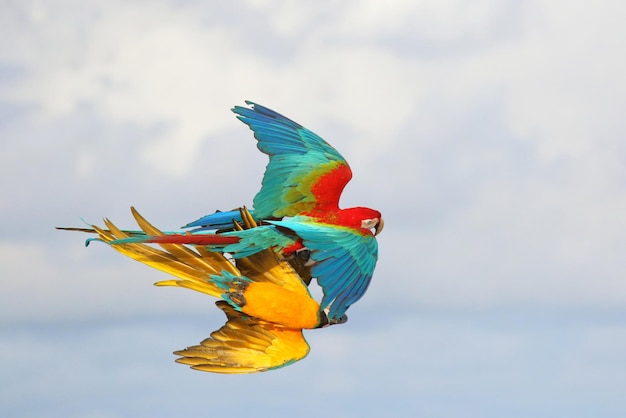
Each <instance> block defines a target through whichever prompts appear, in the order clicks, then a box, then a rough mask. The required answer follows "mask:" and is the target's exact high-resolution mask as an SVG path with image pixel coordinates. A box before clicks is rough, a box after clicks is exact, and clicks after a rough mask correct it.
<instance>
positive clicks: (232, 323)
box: [174, 301, 309, 374]
mask: <svg viewBox="0 0 626 418" xmlns="http://www.w3.org/2000/svg"><path fill="white" fill-rule="evenodd" d="M216 305H217V306H218V307H219V308H220V309H221V310H223V311H224V313H225V314H226V317H227V319H228V320H227V322H226V324H224V326H223V327H222V328H220V329H219V330H217V331H214V332H212V333H211V336H210V337H209V338H207V339H206V340H204V341H202V342H201V343H200V344H199V345H195V346H192V347H188V348H186V349H184V350H179V351H175V352H174V354H176V355H177V356H180V358H178V359H176V361H177V362H178V363H182V364H187V365H190V366H191V368H192V369H196V370H202V371H205V372H213V373H226V374H241V373H255V372H264V371H267V370H272V369H276V368H279V367H283V366H287V365H289V364H292V363H294V362H296V361H298V360H301V359H303V358H304V357H306V355H307V354H308V353H309V344H308V343H307V342H306V340H305V339H304V336H303V335H302V330H295V329H288V328H282V327H279V326H275V325H272V324H269V323H266V322H263V321H260V320H257V319H255V318H251V317H248V316H246V315H244V314H242V313H241V312H237V311H236V310H234V309H233V308H232V307H231V306H230V305H229V304H228V303H227V302H225V301H218V302H216Z"/></svg>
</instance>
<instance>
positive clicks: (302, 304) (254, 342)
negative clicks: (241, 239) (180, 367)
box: [86, 208, 329, 374]
mask: <svg viewBox="0 0 626 418" xmlns="http://www.w3.org/2000/svg"><path fill="white" fill-rule="evenodd" d="M131 210H132V213H133V216H134V218H135V220H136V221H137V224H138V225H139V227H140V228H141V232H143V233H145V234H150V235H162V232H161V231H160V230H158V229H157V228H155V227H154V226H152V225H151V224H150V223H149V222H148V221H146V220H145V219H144V218H143V217H142V216H141V215H140V214H139V213H138V212H137V211H136V210H135V209H134V208H131ZM240 218H241V219H242V223H243V225H244V228H250V229H255V228H256V227H257V225H256V223H255V222H254V220H253V219H252V217H251V216H250V215H249V213H248V212H247V211H246V210H242V215H241V216H240ZM105 224H106V226H107V228H108V229H102V228H99V227H97V226H93V230H86V231H87V232H91V231H95V232H97V233H98V235H99V239H100V240H102V241H104V242H112V241H115V240H119V239H124V238H127V237H128V236H129V234H128V233H127V232H125V231H122V230H120V229H119V228H118V227H117V226H115V225H114V224H113V223H112V222H111V221H109V220H108V219H105ZM237 228H238V229H240V228H239V226H238V225H237ZM112 247H113V248H114V249H115V250H117V251H119V252H120V253H122V254H124V255H126V256H128V257H130V258H133V259H134V260H137V261H139V262H141V263H144V264H147V265H149V266H151V267H154V268H156V269H158V270H161V271H164V272H166V273H169V274H172V275H174V276H175V277H176V278H175V279H172V280H163V281H160V282H157V283H155V285H157V286H177V287H182V288H188V289H192V290H195V291H198V292H201V293H205V294H208V295H211V296H214V297H217V298H219V299H220V300H218V301H217V302H216V305H217V306H218V308H220V309H221V310H222V311H224V313H225V314H226V317H227V321H226V324H224V326H222V327H221V328H220V329H219V330H217V331H214V332H212V333H211V336H210V337H209V338H207V339H205V340H204V341H202V342H201V343H200V344H199V345H195V346H192V347H188V348H186V349H184V350H179V351H175V352H174V354H176V355H178V356H180V358H178V359H177V360H176V361H177V362H178V363H182V364H187V365H190V366H191V367H192V368H193V369H197V370H202V371H208V372H215V373H227V374H235V373H254V372H261V371H266V370H271V369H276V368H279V367H283V366H287V365H289V364H292V363H294V362H296V361H298V360H301V359H302V358H304V357H305V356H306V355H307V354H308V352H309V349H310V348H309V345H308V343H307V342H306V340H305V339H304V336H303V334H302V330H303V329H313V328H319V327H323V326H326V325H329V321H328V318H327V317H326V316H325V314H324V312H323V311H321V310H320V306H319V304H318V303H317V302H316V301H315V300H314V299H313V298H312V297H311V295H310V293H309V290H308V288H307V286H306V285H305V284H304V283H303V281H302V280H301V279H300V277H299V276H298V274H297V273H296V272H295V270H294V269H293V268H292V267H291V265H290V264H289V263H288V262H286V261H285V260H283V259H280V258H279V257H278V256H277V255H276V254H275V253H274V252H273V251H272V250H270V249H266V250H263V251H260V252H257V253H255V254H254V255H250V256H247V257H240V258H238V259H236V260H235V262H234V264H233V262H231V261H230V260H229V259H227V258H226V257H225V256H224V255H223V254H221V253H219V252H210V251H207V250H206V249H205V248H204V247H202V246H199V247H196V248H195V249H192V248H190V247H187V246H185V245H180V244H161V247H162V249H158V248H155V247H152V246H149V245H145V244H141V243H126V244H117V245H113V246H112Z"/></svg>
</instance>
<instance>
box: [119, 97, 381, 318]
mask: <svg viewBox="0 0 626 418" xmlns="http://www.w3.org/2000/svg"><path fill="white" fill-rule="evenodd" d="M246 104H248V105H249V106H251V107H249V108H248V107H242V106H235V107H234V108H233V109H232V110H233V112H234V113H235V114H237V115H238V116H237V117H238V119H240V120H241V121H242V122H244V123H245V124H246V125H248V126H249V127H250V129H251V130H252V131H253V132H254V137H255V138H256V139H257V141H258V144H257V146H258V148H259V150H260V151H261V152H263V153H265V154H267V155H268V156H269V163H268V165H267V167H266V170H265V174H264V177H263V181H262V186H261V190H260V191H259V192H258V193H257V194H256V196H255V197H254V201H253V206H254V209H253V210H251V211H250V212H251V213H252V215H253V217H254V219H256V220H257V221H258V222H259V224H260V226H259V227H258V228H253V229H245V230H234V231H229V230H226V231H221V230H220V229H229V228H230V226H231V225H232V222H233V220H235V221H239V220H241V219H240V217H239V212H238V211H230V212H216V213H214V214H210V215H207V216H204V217H202V218H200V219H198V220H197V221H194V222H191V223H189V224H187V225H185V226H184V227H183V228H192V229H189V230H188V232H187V233H184V234H180V233H179V234H176V233H166V234H162V235H148V236H146V235H139V236H137V235H136V236H131V237H128V238H125V239H119V240H114V241H112V242H110V244H113V245H119V244H125V243H133V242H135V243H137V242H144V243H146V242H152V243H162V244H164V243H175V244H193V245H202V246H206V248H207V249H208V250H209V251H218V252H227V253H231V254H232V255H233V257H235V258H240V257H249V256H252V255H253V254H256V253H258V252H260V251H264V250H266V249H268V248H272V249H274V250H275V251H279V252H280V253H281V254H282V256H283V257H285V258H287V259H289V260H291V261H292V264H293V265H294V266H297V265H298V264H304V267H305V268H304V269H303V270H302V271H300V274H301V276H303V278H305V275H306V274H308V273H309V272H310V275H311V276H312V277H315V278H317V281H318V284H319V285H320V286H321V287H322V290H323V293H324V296H323V298H322V301H321V304H320V307H321V309H323V310H326V311H327V314H328V318H329V320H330V321H331V322H333V321H337V322H339V321H342V320H343V318H344V314H345V312H346V310H347V309H348V308H349V307H350V305H352V304H353V303H354V302H356V301H357V300H359V299H360V298H361V297H362V296H363V294H364V293H365V291H366V290H367V287H368V285H369V283H370V281H371V278H372V275H373V272H374V267H375V265H376V261H377V259H378V244H377V242H376V238H375V236H376V235H377V234H378V233H380V232H381V231H382V229H383V224H384V223H383V219H382V216H381V213H380V212H378V211H377V210H374V209H370V208H365V207H354V208H349V209H340V208H339V198H340V197H341V193H342V191H343V189H344V187H345V186H346V184H347V183H348V182H349V181H350V179H351V178H352V171H351V170H350V167H349V166H348V163H347V162H346V160H345V159H344V158H343V157H342V156H341V154H339V152H337V151H336V150H335V149H334V148H333V147H332V146H330V145H329V144H328V143H327V142H326V141H324V140H323V139H322V138H321V137H319V136H318V135H316V134H315V133H313V132H311V131H310V130H308V129H307V128H305V127H303V126H301V125H299V124H298V123H296V122H294V121H292V120H290V119H287V118H286V117H284V116H282V115H280V114H279V113H277V112H275V111H273V110H270V109H268V108H266V107H263V106H261V105H258V104H256V103H253V102H249V101H246ZM216 230H217V232H216ZM294 260H295V261H296V262H294ZM297 261H301V262H302V263H297ZM301 267H302V266H301ZM305 270H306V274H305V272H304V271H305ZM305 279H306V278H305Z"/></svg>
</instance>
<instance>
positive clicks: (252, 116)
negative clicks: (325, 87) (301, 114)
mask: <svg viewBox="0 0 626 418" xmlns="http://www.w3.org/2000/svg"><path fill="white" fill-rule="evenodd" d="M246 104H248V105H251V106H252V107H251V108H247V107H242V106H235V107H234V108H233V109H232V110H233V112H235V113H236V114H237V115H238V116H237V117H238V119H240V120H241V121H242V122H243V123H245V124H246V125H248V126H249V127H250V129H252V131H253V132H254V137H255V138H256V139H257V141H258V145H257V146H258V148H259V150H261V152H263V153H265V154H267V155H268V156H269V158H270V161H269V164H268V165H267V168H266V169H265V175H264V176H263V182H262V186H261V190H260V191H259V192H258V193H257V195H256V196H255V197H254V210H255V216H256V217H257V219H265V218H271V217H274V218H282V217H284V216H295V215H297V214H302V213H306V212H309V211H317V210H326V209H328V208H332V209H336V208H337V207H338V205H339V197H340V196H341V192H342V191H343V189H344V187H345V186H346V184H347V183H348V181H350V179H351V178H352V171H351V170H350V167H349V166H348V163H347V162H346V160H345V159H344V158H343V157H342V156H341V154H339V152H337V150H335V149H334V148H333V147H331V146H330V145H329V144H328V143H327V142H326V141H324V140H323V139H322V138H320V137H319V136H318V135H316V134H314V133H313V132H311V131H309V130H308V129H306V128H305V127H303V126H301V125H299V124H298V123H296V122H294V121H292V120H290V119H287V118H286V117H284V116H282V115H280V114H279V113H276V112H274V111H273V110H270V109H268V108H266V107H263V106H261V105H258V104H256V103H253V102H249V101H246Z"/></svg>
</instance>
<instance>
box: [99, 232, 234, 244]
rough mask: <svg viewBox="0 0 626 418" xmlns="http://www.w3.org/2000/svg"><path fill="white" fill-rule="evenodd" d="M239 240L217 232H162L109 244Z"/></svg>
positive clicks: (227, 242)
mask: <svg viewBox="0 0 626 418" xmlns="http://www.w3.org/2000/svg"><path fill="white" fill-rule="evenodd" d="M238 242H239V238H237V237H229V236H223V235H218V234H171V235H168V234H163V235H144V236H131V237H125V238H120V239H116V240H113V241H110V242H109V244H111V245H120V244H146V243H152V244H188V245H228V244H236V243H238Z"/></svg>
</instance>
